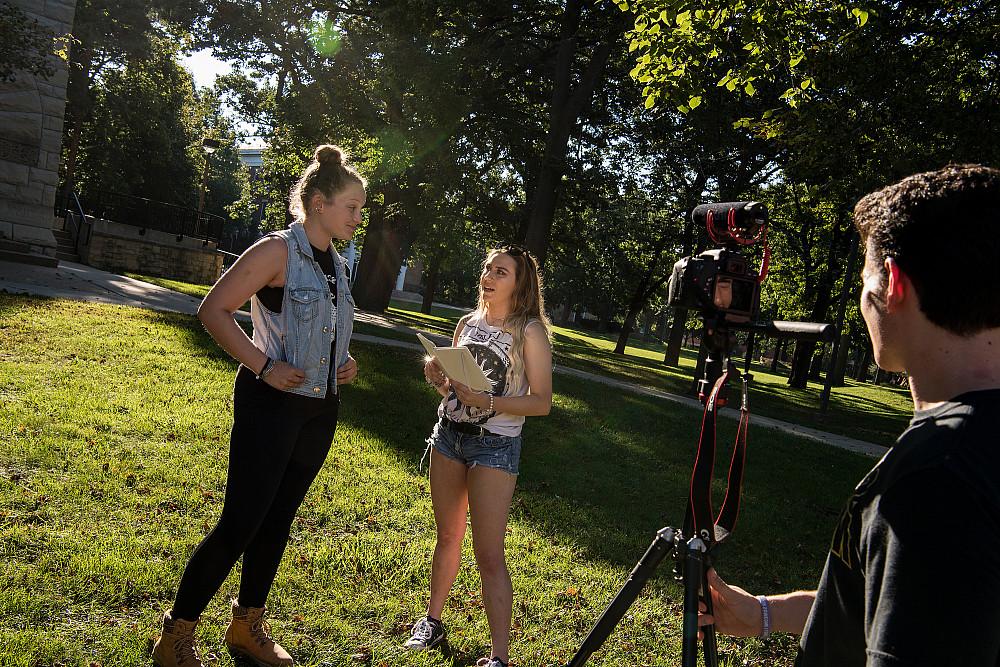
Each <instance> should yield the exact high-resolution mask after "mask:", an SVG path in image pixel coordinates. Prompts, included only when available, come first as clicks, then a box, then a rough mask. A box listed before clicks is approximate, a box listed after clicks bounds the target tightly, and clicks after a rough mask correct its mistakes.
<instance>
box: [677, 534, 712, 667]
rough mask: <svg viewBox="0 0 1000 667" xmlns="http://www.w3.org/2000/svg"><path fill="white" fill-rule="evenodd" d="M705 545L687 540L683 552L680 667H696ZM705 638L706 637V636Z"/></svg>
mask: <svg viewBox="0 0 1000 667" xmlns="http://www.w3.org/2000/svg"><path fill="white" fill-rule="evenodd" d="M706 550H707V549H706V547H705V543H704V542H703V541H702V540H701V538H698V537H692V538H691V539H690V540H688V543H687V548H686V550H685V552H684V631H683V636H682V638H681V665H682V667H698V599H699V592H700V589H701V585H702V582H703V581H704V579H705V552H706ZM706 636H707V635H706Z"/></svg>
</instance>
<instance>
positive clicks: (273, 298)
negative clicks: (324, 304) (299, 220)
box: [257, 244, 337, 313]
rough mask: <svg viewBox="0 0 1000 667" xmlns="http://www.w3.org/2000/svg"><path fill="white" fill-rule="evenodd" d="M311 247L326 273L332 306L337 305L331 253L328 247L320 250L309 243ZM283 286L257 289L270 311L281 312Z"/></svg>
mask: <svg viewBox="0 0 1000 667" xmlns="http://www.w3.org/2000/svg"><path fill="white" fill-rule="evenodd" d="M309 247H310V248H312V254H313V258H315V260H316V262H317V263H319V268H321V269H323V273H324V274H326V280H327V282H329V283H330V295H331V298H332V299H333V306H334V308H336V307H337V272H336V269H334V265H333V253H331V252H330V249H329V248H327V249H326V250H321V249H319V248H317V247H316V246H314V245H312V244H309ZM284 294H285V288H284V287H268V286H267V285H264V286H263V287H261V288H260V289H259V290H257V298H258V299H260V302H261V304H263V306H264V307H265V308H267V309H268V310H270V311H271V312H272V313H280V312H281V300H282V298H283V297H284Z"/></svg>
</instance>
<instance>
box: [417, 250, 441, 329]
mask: <svg viewBox="0 0 1000 667" xmlns="http://www.w3.org/2000/svg"><path fill="white" fill-rule="evenodd" d="M443 254H444V253H436V254H435V255H434V256H433V257H431V265H430V266H429V267H427V273H425V274H424V300H423V302H421V304H420V312H421V313H423V314H424V315H430V314H431V309H432V308H433V307H434V293H435V292H436V291H437V285H438V276H439V275H440V274H441V261H442V258H443Z"/></svg>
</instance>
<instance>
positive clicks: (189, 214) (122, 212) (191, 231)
mask: <svg viewBox="0 0 1000 667" xmlns="http://www.w3.org/2000/svg"><path fill="white" fill-rule="evenodd" d="M82 208H83V210H84V211H85V212H86V214H87V215H92V216H94V217H95V218H99V219H102V220H109V221H112V222H117V223H122V224H126V225H132V226H133V227H139V228H140V229H153V230H156V231H160V232H166V233H168V234H175V235H177V236H178V237H184V236H188V237H192V238H197V239H203V240H205V241H218V240H219V239H221V238H222V230H223V227H224V226H225V224H226V219H225V218H223V217H221V216H218V215H214V214H212V213H205V212H204V211H201V212H199V211H198V210H197V209H194V208H187V207H185V206H177V205H176V204H168V203H166V202H161V201H155V200H152V199H146V198H145V197H136V196H133V195H122V194H118V193H115V192H98V193H97V194H96V195H95V196H92V197H87V198H85V199H83V200H82Z"/></svg>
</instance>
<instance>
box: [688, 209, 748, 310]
mask: <svg viewBox="0 0 1000 667" xmlns="http://www.w3.org/2000/svg"><path fill="white" fill-rule="evenodd" d="M691 219H692V220H693V221H694V223H695V224H696V225H704V226H705V228H706V229H707V230H708V235H709V238H711V239H712V241H713V242H715V243H716V244H717V245H722V246H723V247H722V248H714V249H712V250H706V251H705V252H703V253H701V254H700V255H697V256H695V257H684V258H683V259H681V260H679V261H678V262H677V263H676V264H674V271H673V274H672V275H671V277H670V290H669V296H668V303H669V305H671V306H673V307H675V308H691V309H693V310H698V311H700V312H701V313H702V314H703V315H706V316H709V317H719V318H721V319H723V320H724V321H726V322H732V323H745V322H750V321H753V320H756V317H757V310H758V306H759V303H760V283H761V282H762V281H763V279H764V277H766V275H767V264H766V262H767V259H766V258H767V251H766V250H765V264H764V265H763V266H762V267H761V271H760V272H759V273H758V272H756V271H754V270H753V269H752V268H751V265H750V262H749V260H748V259H747V257H746V256H745V255H743V254H741V253H740V252H739V248H740V247H745V246H751V245H753V244H754V243H756V242H757V241H759V240H760V238H761V237H762V236H763V235H764V234H765V232H766V229H767V207H766V206H764V204H761V203H760V202H755V201H751V202H735V203H725V204H702V205H701V206H698V207H696V208H695V209H694V211H692V212H691Z"/></svg>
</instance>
